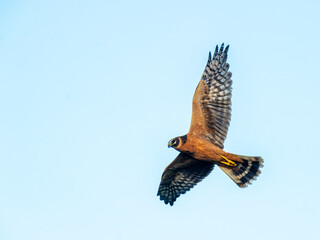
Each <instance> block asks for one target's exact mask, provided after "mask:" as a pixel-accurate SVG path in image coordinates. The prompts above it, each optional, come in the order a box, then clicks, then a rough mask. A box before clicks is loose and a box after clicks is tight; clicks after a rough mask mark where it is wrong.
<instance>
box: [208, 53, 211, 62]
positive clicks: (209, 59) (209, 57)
mask: <svg viewBox="0 0 320 240" xmlns="http://www.w3.org/2000/svg"><path fill="white" fill-rule="evenodd" d="M208 62H211V52H210V51H209V56H208Z"/></svg>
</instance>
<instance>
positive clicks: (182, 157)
mask: <svg viewBox="0 0 320 240" xmlns="http://www.w3.org/2000/svg"><path fill="white" fill-rule="evenodd" d="M213 167H214V164H213V163H211V162H205V161H199V160H196V159H194V158H193V157H191V156H189V155H188V154H185V153H180V154H179V155H178V156H177V157H176V159H175V160H174V161H173V162H172V163H170V164H169V166H168V167H167V168H166V169H165V170H164V172H163V174H162V178H161V182H160V186H159V190H158V196H160V200H163V201H164V202H165V204H168V203H170V205H171V206H172V205H173V203H174V202H175V201H176V199H177V198H178V197H179V196H180V195H181V194H184V193H186V192H187V191H189V190H190V189H191V188H193V187H194V186H195V185H197V183H199V182H201V181H202V179H204V178H205V177H206V176H208V175H209V173H210V172H211V171H212V169H213Z"/></svg>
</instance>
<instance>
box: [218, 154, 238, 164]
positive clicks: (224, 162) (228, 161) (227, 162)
mask: <svg viewBox="0 0 320 240" xmlns="http://www.w3.org/2000/svg"><path fill="white" fill-rule="evenodd" d="M220 157H222V158H223V159H225V160H226V161H224V160H222V161H220V162H221V163H223V164H226V165H228V166H230V167H236V166H237V164H236V163H235V162H234V161H231V160H229V159H228V158H226V157H225V156H222V155H220Z"/></svg>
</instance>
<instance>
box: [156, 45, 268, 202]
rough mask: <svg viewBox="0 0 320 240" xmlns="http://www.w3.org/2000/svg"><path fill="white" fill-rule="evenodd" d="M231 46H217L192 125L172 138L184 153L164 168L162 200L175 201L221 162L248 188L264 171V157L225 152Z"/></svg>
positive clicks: (196, 99) (194, 105) (194, 107)
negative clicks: (182, 134)
mask: <svg viewBox="0 0 320 240" xmlns="http://www.w3.org/2000/svg"><path fill="white" fill-rule="evenodd" d="M228 49H229V46H227V47H226V48H225V49H224V44H222V45H221V47H220V50H219V48H218V46H216V49H215V52H214V55H213V57H212V58H211V52H209V58H208V63H207V65H206V67H205V70H204V72H203V74H202V78H201V80H200V82H199V84H198V87H197V89H196V91H195V93H194V96H193V103H192V119H191V126H190V129H189V132H188V134H187V135H184V136H181V137H176V138H174V139H172V140H170V141H169V144H168V147H173V148H175V149H176V150H178V151H179V152H180V154H179V155H178V156H177V157H176V159H175V160H174V161H173V162H172V163H170V164H169V166H168V167H167V168H166V169H165V170H164V172H163V174H162V178H161V183H160V186H159V190H158V196H160V200H163V201H164V202H165V203H166V204H168V203H170V205H171V206H172V205H173V203H174V202H175V200H176V199H177V198H178V197H179V196H180V195H181V194H184V193H186V192H187V191H189V190H190V189H191V188H192V187H194V186H195V185H196V184H197V183H199V182H200V181H202V179H204V178H205V177H206V176H208V175H209V174H210V172H211V171H212V170H213V168H214V165H215V164H217V165H218V166H219V167H220V168H221V169H222V170H223V171H224V172H225V173H226V174H227V175H228V176H229V177H230V178H231V179H232V180H233V181H234V182H235V183H236V184H237V185H238V186H239V187H246V186H247V185H248V184H249V183H250V181H251V180H254V179H255V178H256V177H257V176H258V175H259V174H260V168H261V167H262V162H263V160H262V158H261V157H247V156H241V155H236V154H232V153H228V152H225V151H224V150H223V143H224V140H225V138H226V136H227V132H228V127H229V124H230V118H231V89H232V88H231V85H232V80H231V75H232V74H231V72H229V64H228V63H227V54H228Z"/></svg>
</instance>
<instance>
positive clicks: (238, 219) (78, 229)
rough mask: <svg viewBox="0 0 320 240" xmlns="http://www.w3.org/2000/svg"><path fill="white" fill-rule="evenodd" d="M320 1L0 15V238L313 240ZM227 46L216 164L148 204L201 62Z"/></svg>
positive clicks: (171, 154) (62, 5)
mask: <svg viewBox="0 0 320 240" xmlns="http://www.w3.org/2000/svg"><path fill="white" fill-rule="evenodd" d="M319 12H320V3H319V1H274V0H269V1H260V2H258V1H236V0H234V1H113V2H112V1H95V0H93V1H85V0H82V1H68V0H63V1H62V0H55V1H36V0H35V1H28V0H26V1H15V0H12V1H4V0H2V1H0V83H1V84H0V165H1V166H0V239H1V240H57V239H59V240H70V239H77V240H85V239H98V240H100V239H101V240H102V239H103V240H113V239H115V240H118V239H119V240H125V239H128V240H160V239H161V240H163V239H166V240H171V239H175V240H176V239H185V240H189V239H227V240H229V239H232V240H234V239H237V240H242V239H245V240H251V239H266V240H267V239H268V240H269V239H281V240H283V239H297V240H298V239H299V240H300V239H311V240H317V239H320V233H319V229H320V188H319V184H320V177H319V175H320V174H319V169H320V157H319V149H320V148H319V144H320V143H319V139H318V136H319V135H320V129H319V122H320V113H319V110H320V106H319V105H320V97H319V94H320V93H319V90H320V79H319V73H318V70H319V68H320V61H319V56H320V46H319V43H320V31H319V25H320V14H319ZM222 42H224V43H225V44H230V50H229V59H228V62H229V63H230V70H231V71H232V73H233V77H232V79H233V82H234V84H233V105H232V107H233V110H232V119H231V126H230V128H229V133H228V137H227V139H226V142H225V150H226V151H230V152H233V153H236V154H241V155H261V156H262V157H263V158H264V165H265V166H264V168H263V169H262V173H261V175H260V176H259V178H258V179H257V181H255V182H253V184H252V185H250V186H249V187H248V188H246V189H240V188H238V187H237V186H236V184H234V183H233V182H232V181H231V180H230V179H229V178H228V177H227V176H226V175H225V174H224V173H223V172H222V171H221V170H220V169H218V168H215V169H214V171H213V172H212V174H211V175H209V176H208V177H207V178H206V179H205V180H204V181H203V182H201V183H200V184H199V185H197V186H196V187H195V188H194V189H192V190H191V191H190V192H188V193H187V194H185V195H182V196H181V197H180V198H179V199H178V200H177V202H176V203H175V205H174V206H173V207H170V206H168V205H165V204H164V203H163V202H162V201H160V200H159V198H158V197H157V196H156V193H157V189H158V185H159V182H160V177H161V174H162V172H163V170H164V168H165V167H166V166H167V165H168V164H169V163H170V162H171V161H172V160H173V159H174V158H175V156H176V155H177V154H178V153H177V152H176V151H175V150H174V149H168V148H167V143H168V141H169V140H170V139H171V138H173V137H176V136H179V135H183V134H185V133H187V131H188V129H189V124H190V119H191V101H192V96H193V93H194V90H195V88H196V86H197V84H198V82H199V80H200V77H201V74H202V72H203V70H204V67H205V64H206V61H207V56H208V51H209V50H213V49H214V47H215V45H216V44H219V45H220V44H221V43H222Z"/></svg>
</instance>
